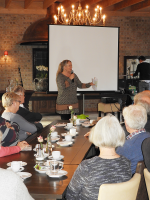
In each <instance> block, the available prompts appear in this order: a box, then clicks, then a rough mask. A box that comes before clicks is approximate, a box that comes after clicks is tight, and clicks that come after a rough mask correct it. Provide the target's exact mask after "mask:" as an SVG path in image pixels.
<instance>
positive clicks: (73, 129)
mask: <svg viewBox="0 0 150 200" xmlns="http://www.w3.org/2000/svg"><path fill="white" fill-rule="evenodd" d="M70 135H72V136H75V135H76V129H75V128H71V129H70Z"/></svg>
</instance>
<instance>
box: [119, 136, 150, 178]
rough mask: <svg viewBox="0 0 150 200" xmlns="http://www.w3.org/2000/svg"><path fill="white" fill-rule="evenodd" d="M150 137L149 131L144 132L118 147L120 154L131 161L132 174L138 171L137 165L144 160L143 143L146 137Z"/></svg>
mask: <svg viewBox="0 0 150 200" xmlns="http://www.w3.org/2000/svg"><path fill="white" fill-rule="evenodd" d="M148 137H150V133H149V132H142V133H139V134H138V135H135V136H133V137H132V138H131V139H128V140H126V141H125V143H124V145H123V147H118V148H117V150H116V152H117V153H118V154H119V155H122V156H124V157H126V158H127V159H128V160H130V162H131V171H132V174H134V173H135V171H136V166H137V163H138V162H139V161H142V160H143V154H142V150H141V145H142V142H143V140H144V139H146V138H148Z"/></svg>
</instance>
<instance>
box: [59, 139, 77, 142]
mask: <svg viewBox="0 0 150 200" xmlns="http://www.w3.org/2000/svg"><path fill="white" fill-rule="evenodd" d="M62 141H63V142H67V140H65V139H62ZM71 142H74V139H72V140H71Z"/></svg>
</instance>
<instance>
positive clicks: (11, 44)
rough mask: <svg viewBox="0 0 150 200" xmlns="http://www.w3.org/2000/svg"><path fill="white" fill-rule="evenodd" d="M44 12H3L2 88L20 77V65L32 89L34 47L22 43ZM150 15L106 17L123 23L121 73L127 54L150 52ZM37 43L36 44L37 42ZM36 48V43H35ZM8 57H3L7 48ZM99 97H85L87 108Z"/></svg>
mask: <svg viewBox="0 0 150 200" xmlns="http://www.w3.org/2000/svg"><path fill="white" fill-rule="evenodd" d="M43 17H44V15H36V14H33V15H21V14H18V15H17V14H0V72H1V76H0V90H4V89H5V88H6V86H7V85H8V80H10V79H15V78H17V79H19V73H18V67H20V68H21V73H22V79H23V83H24V87H25V89H33V88H34V84H33V80H32V48H33V46H20V45H19V44H17V43H18V42H19V41H21V39H22V37H23V34H24V32H25V30H26V29H27V28H28V27H29V26H30V24H32V23H33V22H35V21H37V20H38V19H41V18H43ZM149 20H150V17H133V16H132V17H117V16H116V17H112V16H111V17H109V16H108V17H107V20H106V26H117V27H118V26H119V27H120V44H119V74H124V56H136V55H137V56H140V55H145V56H150V40H149V34H150V24H149ZM36 47H37V46H36ZM34 48H35V46H34ZM5 50H7V51H8V54H9V55H8V60H7V61H6V62H5V61H4V56H3V54H4V51H5ZM97 103H98V102H97V100H96V102H95V100H94V101H93V100H88V101H87V100H86V105H85V110H87V111H91V110H92V109H93V110H95V109H96V107H97Z"/></svg>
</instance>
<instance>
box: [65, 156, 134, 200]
mask: <svg viewBox="0 0 150 200" xmlns="http://www.w3.org/2000/svg"><path fill="white" fill-rule="evenodd" d="M130 178H131V169H130V162H129V160H127V159H126V158H125V157H123V156H120V157H119V158H115V159H103V158H100V157H98V156H95V157H94V158H92V159H88V160H84V161H82V162H81V164H80V165H79V166H78V168H77V170H76V171H75V173H74V175H73V177H72V179H71V182H70V184H69V186H68V188H67V192H66V199H67V200H97V199H98V194H99V187H100V186H101V185H102V184H105V183H120V182H125V181H128V180H129V179H130Z"/></svg>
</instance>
